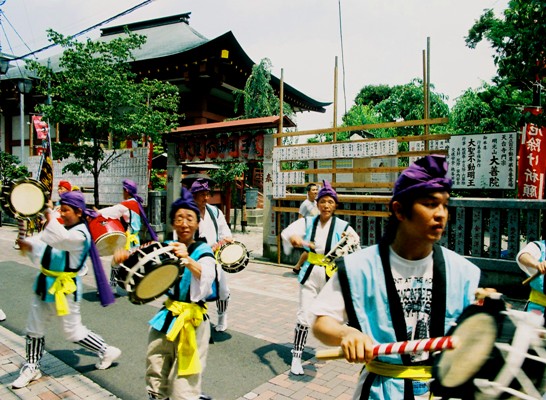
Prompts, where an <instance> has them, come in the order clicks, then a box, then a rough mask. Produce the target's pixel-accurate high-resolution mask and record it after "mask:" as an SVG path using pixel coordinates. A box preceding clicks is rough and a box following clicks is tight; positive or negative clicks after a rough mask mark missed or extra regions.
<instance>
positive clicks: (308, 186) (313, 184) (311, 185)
mask: <svg viewBox="0 0 546 400" xmlns="http://www.w3.org/2000/svg"><path fill="white" fill-rule="evenodd" d="M316 186H317V184H316V183H310V184H309V185H307V186H306V187H305V192H306V193H309V192H310V191H311V189H313V188H314V187H316Z"/></svg>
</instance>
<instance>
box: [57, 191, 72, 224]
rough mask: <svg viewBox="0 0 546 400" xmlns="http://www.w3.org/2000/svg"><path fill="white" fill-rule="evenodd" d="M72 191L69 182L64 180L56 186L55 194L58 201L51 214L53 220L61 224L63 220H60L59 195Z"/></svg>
mask: <svg viewBox="0 0 546 400" xmlns="http://www.w3.org/2000/svg"><path fill="white" fill-rule="evenodd" d="M71 191H72V185H71V184H70V182H69V181H66V180H60V181H59V184H58V185H57V193H58V195H59V200H58V201H57V202H56V203H55V207H54V208H53V213H54V215H55V218H57V220H58V221H59V222H60V223H61V224H63V223H64V222H63V219H62V218H61V194H63V193H66V192H71Z"/></svg>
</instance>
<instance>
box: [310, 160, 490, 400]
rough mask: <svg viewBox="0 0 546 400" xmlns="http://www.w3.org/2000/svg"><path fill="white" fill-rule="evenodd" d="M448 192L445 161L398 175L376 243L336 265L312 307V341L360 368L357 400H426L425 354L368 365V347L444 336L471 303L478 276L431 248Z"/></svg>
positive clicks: (420, 162) (442, 221)
mask: <svg viewBox="0 0 546 400" xmlns="http://www.w3.org/2000/svg"><path fill="white" fill-rule="evenodd" d="M451 185H452V181H451V179H450V178H448V177H447V162H446V160H445V157H443V156H436V155H433V156H426V157H424V158H422V159H420V160H418V161H416V162H415V163H414V164H412V165H411V166H410V167H409V168H407V169H406V170H405V171H403V172H402V173H401V175H400V176H399V178H398V179H397V181H396V183H395V186H394V191H393V196H392V199H391V201H390V211H391V213H392V214H391V217H390V219H389V223H388V225H387V229H386V233H385V235H384V236H383V238H382V239H381V241H380V243H379V244H378V245H374V246H370V247H367V248H366V249H363V250H359V251H357V252H355V253H352V254H350V255H348V256H345V257H344V258H343V259H340V260H338V272H337V274H335V275H334V277H333V278H332V279H331V280H330V281H329V282H328V283H327V284H326V286H325V287H324V289H323V290H322V292H321V293H320V294H319V295H318V296H317V298H316V300H315V302H314V303H313V304H312V306H311V313H312V314H314V315H315V316H316V317H317V319H316V321H315V323H314V325H313V333H314V334H315V336H316V337H317V338H318V339H319V340H321V341H322V342H323V343H324V344H326V345H331V346H341V348H342V350H343V352H344V355H345V358H346V359H347V361H349V362H365V363H366V366H365V368H364V369H363V370H362V373H361V376H360V380H359V384H358V386H357V389H356V392H355V395H354V398H355V399H368V398H369V399H408V398H411V399H413V398H416V399H425V398H427V399H428V398H429V395H430V393H429V382H430V378H431V367H430V365H431V359H430V357H429V353H428V352H421V353H417V354H413V355H389V356H378V357H377V358H376V359H373V347H374V345H376V344H381V343H389V342H398V341H406V340H415V339H424V338H430V337H439V336H444V335H445V334H446V333H447V331H448V329H449V328H450V325H452V323H453V322H454V321H455V320H456V319H457V317H459V315H460V314H461V313H462V312H463V310H464V309H465V308H466V307H467V306H469V305H470V304H471V303H472V302H473V300H474V294H475V292H476V289H477V288H478V284H479V280H480V270H479V269H478V267H476V266H475V265H474V264H472V263H470V262H469V261H468V260H466V259H465V258H464V257H462V256H459V255H458V254H456V253H454V252H452V251H450V250H448V249H446V248H444V247H441V246H440V245H438V244H437V242H438V240H440V238H441V236H442V233H443V232H444V229H445V227H446V224H447V220H448V210H447V205H448V201H449V192H450V190H451ZM347 323H348V324H347ZM401 376H403V377H404V378H406V379H403V378H401Z"/></svg>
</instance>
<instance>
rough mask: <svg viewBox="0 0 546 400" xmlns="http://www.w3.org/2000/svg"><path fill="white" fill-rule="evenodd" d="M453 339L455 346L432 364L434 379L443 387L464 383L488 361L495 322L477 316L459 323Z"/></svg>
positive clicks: (494, 331)
mask: <svg viewBox="0 0 546 400" xmlns="http://www.w3.org/2000/svg"><path fill="white" fill-rule="evenodd" d="M453 336H456V337H457V338H458V339H459V345H458V346H457V348H455V349H453V350H447V351H444V352H442V353H441V355H440V359H439V362H438V363H437V364H436V368H437V369H436V373H437V377H436V378H437V379H438V381H439V383H440V384H441V385H442V386H444V387H447V388H453V387H457V386H460V385H462V384H464V383H466V382H468V381H469V380H470V379H471V378H472V377H473V376H474V375H476V374H477V373H478V371H480V369H481V368H482V367H483V366H484V364H485V363H486V362H487V361H488V359H489V355H490V354H491V351H492V350H493V347H494V346H495V340H496V337H497V323H496V320H495V318H494V317H493V316H492V315H490V314H487V313H478V314H475V315H473V316H471V317H469V318H468V319H465V320H464V321H462V322H461V323H459V324H458V325H457V327H456V328H455V330H454V331H453Z"/></svg>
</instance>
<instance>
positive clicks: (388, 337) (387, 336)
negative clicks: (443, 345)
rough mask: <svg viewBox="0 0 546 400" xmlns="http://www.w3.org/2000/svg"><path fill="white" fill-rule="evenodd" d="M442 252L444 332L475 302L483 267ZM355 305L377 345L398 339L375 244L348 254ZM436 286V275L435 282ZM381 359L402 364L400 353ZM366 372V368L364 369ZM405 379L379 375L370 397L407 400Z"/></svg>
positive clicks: (377, 247)
mask: <svg viewBox="0 0 546 400" xmlns="http://www.w3.org/2000/svg"><path fill="white" fill-rule="evenodd" d="M440 248H441V249H442V254H443V256H444V259H445V268H446V291H447V293H446V315H445V327H444V331H445V333H447V331H448V330H449V328H450V327H451V326H452V324H453V323H454V322H455V320H456V319H457V318H458V317H459V315H461V313H462V312H463V310H464V309H465V308H466V307H468V306H469V305H470V304H472V302H473V301H474V297H475V292H476V289H477V288H478V285H479V281H480V269H479V268H478V267H477V266H475V265H474V264H472V263H471V262H470V261H468V260H467V259H465V258H464V257H462V256H460V255H458V254H456V253H455V252H453V251H451V250H448V249H446V248H444V247H440ZM344 263H345V266H346V273H347V278H348V282H349V286H350V288H349V289H350V294H351V298H352V303H353V307H354V309H355V311H356V315H357V319H358V322H359V324H360V327H361V330H362V332H364V333H365V334H367V335H369V336H370V337H371V338H372V340H373V342H374V343H376V344H381V343H391V342H396V341H397V339H396V334H395V331H394V329H393V323H392V321H391V311H390V308H389V299H388V298H387V290H386V282H385V275H384V272H383V268H382V263H381V258H380V255H379V246H378V245H374V246H370V247H367V248H365V249H363V250H361V251H357V252H355V253H352V254H349V255H348V256H345V257H344ZM432 284H433V285H434V278H433V283H432ZM445 333H444V334H445ZM377 360H378V361H381V362H385V363H390V364H402V358H401V356H400V355H384V356H378V357H377ZM363 372H364V373H365V372H366V370H363ZM403 398H404V380H403V379H392V378H387V377H382V376H376V378H375V379H374V381H373V383H372V386H371V392H370V399H385V400H391V399H403Z"/></svg>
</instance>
